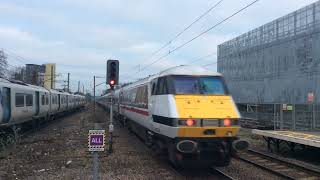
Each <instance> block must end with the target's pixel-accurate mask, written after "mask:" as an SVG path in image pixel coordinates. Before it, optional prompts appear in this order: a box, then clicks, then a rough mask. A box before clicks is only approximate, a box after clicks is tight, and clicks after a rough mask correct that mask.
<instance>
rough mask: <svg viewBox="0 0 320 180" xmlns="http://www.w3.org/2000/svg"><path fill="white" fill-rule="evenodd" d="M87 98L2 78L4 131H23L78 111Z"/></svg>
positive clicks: (1, 122) (0, 126)
mask: <svg viewBox="0 0 320 180" xmlns="http://www.w3.org/2000/svg"><path fill="white" fill-rule="evenodd" d="M85 103H86V100H85V97H84V96H81V95H74V94H69V93H65V92H59V91H56V90H47V89H45V88H43V87H39V86H34V85H30V84H25V83H21V82H16V81H9V80H6V79H2V78H0V131H11V130H14V129H16V128H22V124H27V123H29V122H36V123H37V124H41V123H42V122H44V121H46V120H51V119H53V118H55V117H56V116H59V115H63V114H65V113H67V112H71V111H75V110H77V109H80V108H81V107H83V106H84V105H85Z"/></svg>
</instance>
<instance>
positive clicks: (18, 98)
mask: <svg viewBox="0 0 320 180" xmlns="http://www.w3.org/2000/svg"><path fill="white" fill-rule="evenodd" d="M16 107H24V94H22V93H16Z"/></svg>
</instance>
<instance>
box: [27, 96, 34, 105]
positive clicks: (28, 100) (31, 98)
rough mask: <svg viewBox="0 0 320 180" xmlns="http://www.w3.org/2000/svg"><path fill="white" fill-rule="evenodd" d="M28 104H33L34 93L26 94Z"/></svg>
mask: <svg viewBox="0 0 320 180" xmlns="http://www.w3.org/2000/svg"><path fill="white" fill-rule="evenodd" d="M26 106H33V95H32V94H27V95H26Z"/></svg>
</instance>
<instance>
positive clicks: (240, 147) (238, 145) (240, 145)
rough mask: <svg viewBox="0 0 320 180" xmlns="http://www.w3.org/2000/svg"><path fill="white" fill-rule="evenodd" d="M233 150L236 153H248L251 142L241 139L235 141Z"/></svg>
mask: <svg viewBox="0 0 320 180" xmlns="http://www.w3.org/2000/svg"><path fill="white" fill-rule="evenodd" d="M232 148H233V149H234V150H236V151H246V150H247V149H248V148H249V142H248V141H245V140H240V139H239V140H236V141H233V143H232Z"/></svg>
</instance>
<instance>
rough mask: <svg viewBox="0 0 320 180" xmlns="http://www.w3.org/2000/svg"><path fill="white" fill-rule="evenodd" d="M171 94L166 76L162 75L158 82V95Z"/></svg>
mask: <svg viewBox="0 0 320 180" xmlns="http://www.w3.org/2000/svg"><path fill="white" fill-rule="evenodd" d="M163 94H169V91H168V83H167V78H166V77H160V78H159V79H158V83H157V89H156V95H163Z"/></svg>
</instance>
